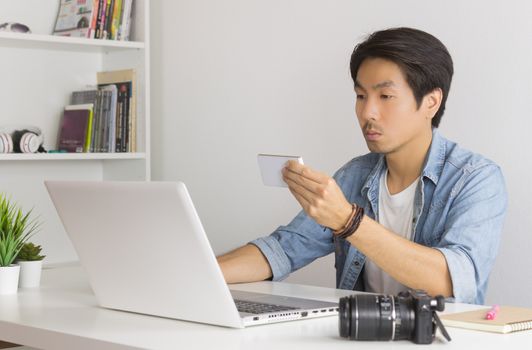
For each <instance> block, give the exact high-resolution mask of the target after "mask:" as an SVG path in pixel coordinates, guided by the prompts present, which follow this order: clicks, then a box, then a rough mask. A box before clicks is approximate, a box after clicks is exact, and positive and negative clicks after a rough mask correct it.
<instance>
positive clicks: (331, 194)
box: [283, 160, 352, 230]
mask: <svg viewBox="0 0 532 350" xmlns="http://www.w3.org/2000/svg"><path fill="white" fill-rule="evenodd" d="M283 180H284V181H285V182H286V183H287V184H288V188H289V189H290V192H292V194H293V195H294V197H296V199H297V201H298V202H299V204H301V206H302V207H303V210H305V212H306V213H307V215H308V216H310V217H311V218H313V219H314V220H315V221H316V222H317V223H318V224H320V225H322V226H326V227H329V228H331V229H333V230H338V229H341V228H342V227H343V226H344V225H345V223H346V221H347V220H348V219H349V215H350V214H351V210H352V207H351V204H349V202H348V201H347V199H346V198H345V196H344V194H343V192H342V190H341V189H340V187H339V186H338V184H337V183H336V181H334V179H333V178H331V177H329V176H328V175H326V174H323V173H320V172H317V171H314V170H312V169H311V168H309V167H308V166H305V165H302V164H299V163H298V162H296V161H293V160H290V161H288V162H287V165H286V167H285V168H284V169H283Z"/></svg>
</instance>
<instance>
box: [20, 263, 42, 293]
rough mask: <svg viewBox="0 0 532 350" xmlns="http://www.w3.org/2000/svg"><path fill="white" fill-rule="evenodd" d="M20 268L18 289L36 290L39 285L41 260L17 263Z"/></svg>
mask: <svg viewBox="0 0 532 350" xmlns="http://www.w3.org/2000/svg"><path fill="white" fill-rule="evenodd" d="M17 264H18V265H19V266H20V279H19V281H18V286H19V287H20V288H36V287H38V286H39V285H40V284H41V270H42V260H37V261H18V262H17Z"/></svg>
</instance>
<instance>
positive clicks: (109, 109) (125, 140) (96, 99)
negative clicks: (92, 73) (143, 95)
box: [57, 69, 137, 153]
mask: <svg viewBox="0 0 532 350" xmlns="http://www.w3.org/2000/svg"><path fill="white" fill-rule="evenodd" d="M97 82H98V86H97V87H96V88H94V89H90V90H80V91H74V92H73V93H72V96H71V100H70V103H71V104H70V105H68V106H66V107H65V109H64V112H63V117H62V120H61V123H60V127H59V134H58V135H59V137H58V142H57V143H58V146H57V148H58V150H61V151H66V152H108V153H114V152H136V150H137V144H136V136H137V128H136V125H137V120H136V119H137V118H136V86H135V85H136V84H135V71H134V70H133V69H127V70H119V71H110V72H100V73H98V74H97Z"/></svg>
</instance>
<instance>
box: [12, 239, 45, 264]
mask: <svg viewBox="0 0 532 350" xmlns="http://www.w3.org/2000/svg"><path fill="white" fill-rule="evenodd" d="M41 250H42V248H41V246H40V245H35V244H33V243H31V242H26V243H24V245H23V246H22V248H21V249H20V251H19V252H18V255H17V260H20V261H38V260H42V259H44V258H45V257H46V255H40V253H41Z"/></svg>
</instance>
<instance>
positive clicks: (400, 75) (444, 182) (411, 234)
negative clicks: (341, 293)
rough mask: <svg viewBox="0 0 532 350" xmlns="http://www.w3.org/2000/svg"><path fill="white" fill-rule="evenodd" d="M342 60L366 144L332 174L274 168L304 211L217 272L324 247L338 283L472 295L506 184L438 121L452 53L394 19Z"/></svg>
mask: <svg viewBox="0 0 532 350" xmlns="http://www.w3.org/2000/svg"><path fill="white" fill-rule="evenodd" d="M350 65H351V67H350V68H351V76H352V78H353V81H354V88H355V92H356V115H357V118H358V122H359V124H360V127H361V129H362V132H363V135H364V138H365V140H366V143H367V145H368V148H369V150H370V151H371V153H369V154H366V155H364V156H361V157H358V158H355V159H353V160H351V161H350V162H349V163H347V164H346V165H344V166H343V167H342V168H341V169H340V170H338V171H337V172H336V174H335V175H334V178H331V177H329V176H327V175H325V174H323V173H320V172H317V171H315V170H313V169H311V168H310V167H308V166H304V165H301V164H298V163H296V162H289V163H288V164H287V166H286V167H285V169H284V170H283V178H284V180H285V181H286V183H287V184H288V186H289V188H290V191H291V193H292V194H293V195H294V196H295V198H296V199H297V201H298V202H299V203H300V204H301V206H302V207H303V211H302V212H301V213H299V215H297V216H296V218H295V219H294V220H293V221H292V222H291V223H290V224H288V225H287V226H284V227H283V226H282V227H279V228H278V229H277V230H276V231H275V232H273V233H272V234H271V235H270V236H268V237H263V238H259V239H257V240H254V241H252V242H250V243H249V244H248V245H245V246H243V247H241V248H239V249H237V250H235V251H233V252H230V253H228V254H226V255H223V256H221V257H219V259H218V261H219V263H220V266H221V268H222V271H223V273H224V276H225V278H226V281H227V282H228V283H234V282H246V281H258V280H265V279H273V280H280V279H283V278H285V277H286V276H287V275H288V274H289V273H291V272H292V271H295V270H297V269H299V268H301V267H303V266H305V265H307V264H308V263H310V262H312V261H313V260H315V259H316V258H319V257H322V256H325V255H327V254H329V253H331V252H333V251H334V252H335V267H336V281H337V287H338V288H342V289H354V290H365V291H369V292H377V293H387V294H396V293H397V292H399V291H401V290H405V289H407V288H415V289H424V290H426V291H427V292H428V293H429V294H431V295H438V294H441V295H443V296H445V297H452V298H454V299H455V301H457V302H466V303H478V304H481V303H483V302H484V297H485V292H486V287H487V283H488V277H489V273H490V271H491V268H492V266H493V263H494V260H495V257H496V254H497V250H498V246H499V240H500V234H501V230H502V224H503V218H504V214H505V212H506V206H507V195H506V189H505V185H504V178H503V175H502V173H501V170H500V169H499V167H498V166H497V165H496V164H494V163H493V162H491V161H489V160H487V159H486V158H484V157H482V156H480V155H477V154H474V153H472V152H469V151H467V150H464V149H462V148H460V147H459V146H458V145H457V144H456V143H453V142H451V141H449V140H447V139H445V138H444V137H443V136H442V135H441V134H440V133H439V131H438V129H437V127H438V125H439V123H440V120H441V118H442V115H443V112H444V110H445V102H446V100H447V96H448V94H449V89H450V86H451V79H452V75H453V63H452V59H451V56H450V55H449V53H448V51H447V49H446V48H445V46H444V45H443V44H442V43H441V42H440V41H439V40H438V39H436V38H435V37H433V36H432V35H430V34H428V33H425V32H422V31H420V30H416V29H410V28H395V29H389V30H383V31H379V32H375V33H373V34H372V35H370V36H369V37H368V38H367V39H366V40H365V41H364V42H362V43H360V44H359V45H357V46H356V47H355V49H354V51H353V54H352V56H351V64H350Z"/></svg>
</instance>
